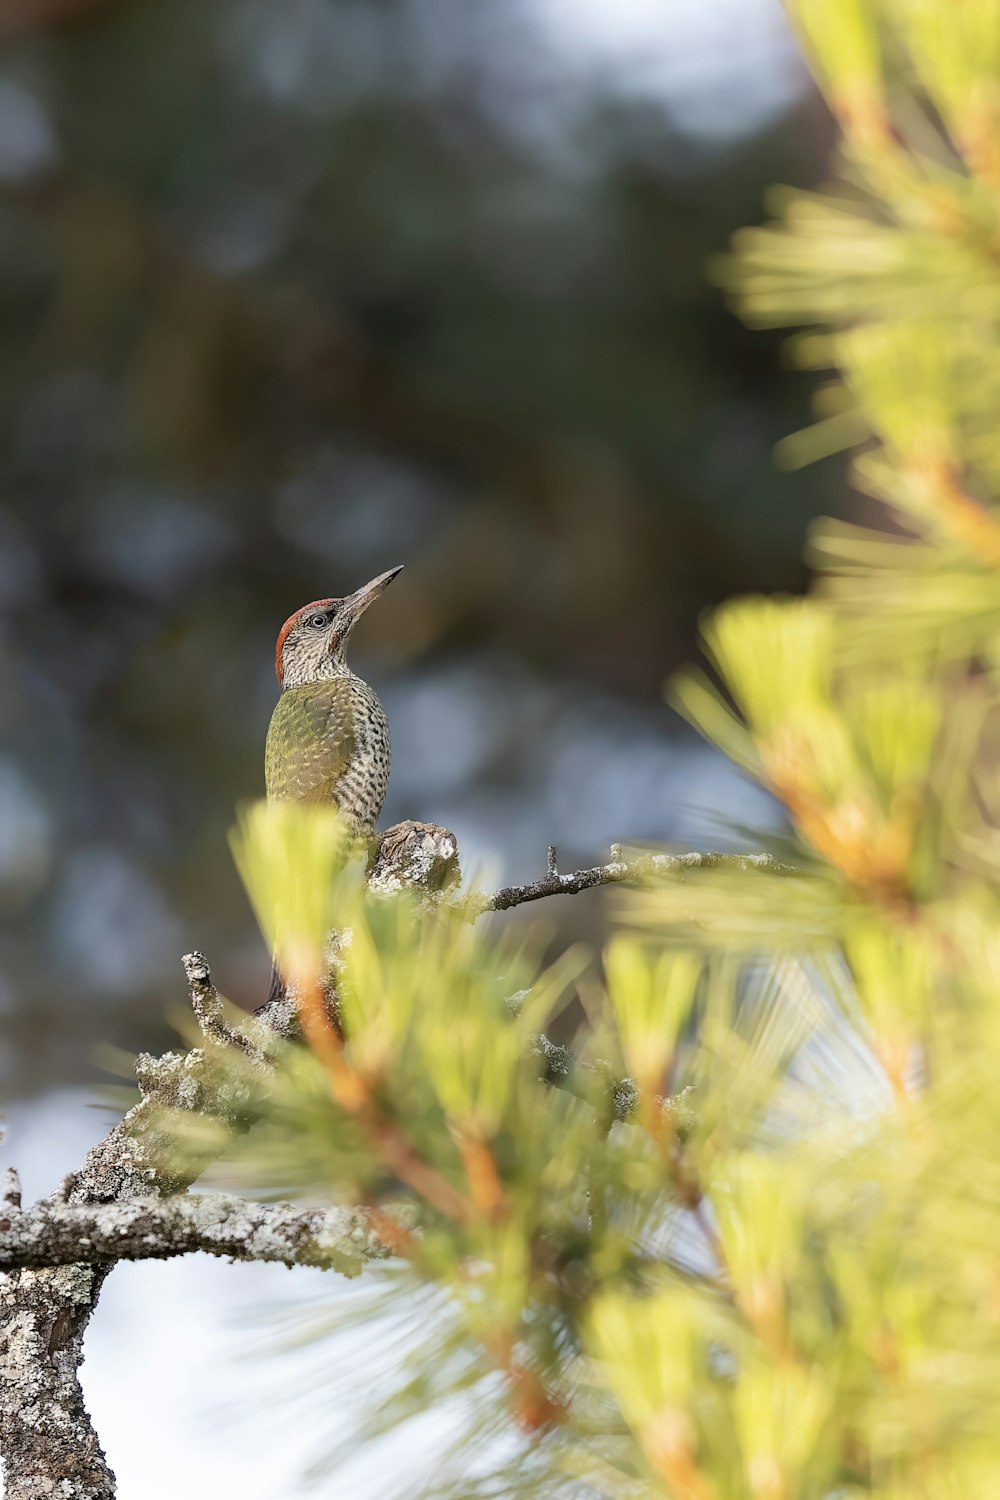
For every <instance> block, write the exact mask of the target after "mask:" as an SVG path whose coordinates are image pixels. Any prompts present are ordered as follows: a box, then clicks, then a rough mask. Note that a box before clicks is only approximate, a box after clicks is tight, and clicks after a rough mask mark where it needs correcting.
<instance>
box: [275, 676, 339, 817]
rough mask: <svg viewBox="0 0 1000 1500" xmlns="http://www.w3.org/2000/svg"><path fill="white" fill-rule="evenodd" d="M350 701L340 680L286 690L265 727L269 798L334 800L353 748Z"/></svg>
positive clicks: (311, 800)
mask: <svg viewBox="0 0 1000 1500" xmlns="http://www.w3.org/2000/svg"><path fill="white" fill-rule="evenodd" d="M354 719H355V714H354V703H353V695H352V693H351V687H350V683H349V681H348V680H347V679H345V678H334V679H332V680H330V681H326V682H311V683H307V684H306V685H304V686H302V687H294V688H288V689H287V690H286V691H285V692H283V693H282V695H281V697H280V698H279V699H278V702H277V705H276V707H275V710H274V713H273V715H272V716H271V723H270V726H269V728H268V731H267V745H266V747H265V750H264V775H265V779H266V784H267V795H268V798H269V799H271V800H272V801H274V800H277V799H289V798H290V799H293V800H295V801H298V802H330V801H333V802H336V801H337V794H336V789H337V783H338V782H339V781H340V780H341V778H342V777H343V775H344V773H345V771H346V770H347V767H348V765H349V764H350V761H351V756H352V754H353V752H354Z"/></svg>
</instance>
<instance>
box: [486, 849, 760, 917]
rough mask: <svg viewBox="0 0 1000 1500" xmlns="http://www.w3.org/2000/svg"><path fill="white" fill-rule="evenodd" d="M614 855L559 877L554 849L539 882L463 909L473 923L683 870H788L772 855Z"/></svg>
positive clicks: (505, 888)
mask: <svg viewBox="0 0 1000 1500" xmlns="http://www.w3.org/2000/svg"><path fill="white" fill-rule="evenodd" d="M611 853H612V858H611V859H610V860H609V862H608V863H607V864H604V865H591V866H590V868H589V869H586V870H574V871H573V873H572V874H570V875H560V874H559V871H558V869H557V868H556V860H555V850H554V849H553V848H550V849H549V851H548V854H549V857H548V861H547V864H548V869H547V873H546V874H545V875H543V876H542V878H541V879H540V880H533V881H529V882H528V883H527V884H525V885H506V886H503V887H502V889H500V890H499V891H494V892H493V893H492V894H491V895H486V894H478V893H474V894H473V895H471V896H467V897H466V898H465V899H464V901H462V902H461V903H460V904H461V906H462V910H463V911H464V913H465V914H466V915H467V916H468V918H469V920H470V921H474V920H475V919H476V918H477V917H481V916H483V915H484V913H486V912H491V911H509V910H510V909H511V907H514V906H523V904H524V903H525V902H526V901H541V900H542V899H543V897H545V896H573V895H576V894H577V893H578V892H580V891H589V890H593V889H594V887H596V886H599V885H620V884H622V883H623V882H628V881H641V880H649V879H650V878H651V877H655V876H657V875H677V874H680V873H682V872H683V871H684V870H714V869H719V868H720V867H723V866H725V867H727V868H729V869H734V870H771V871H774V872H780V871H783V870H786V869H787V868H788V867H787V866H786V865H783V864H781V863H780V861H778V860H776V859H775V858H774V856H773V855H771V854H641V855H639V856H638V857H637V858H636V859H629V860H626V859H622V858H621V845H620V844H613V845H612V846H611Z"/></svg>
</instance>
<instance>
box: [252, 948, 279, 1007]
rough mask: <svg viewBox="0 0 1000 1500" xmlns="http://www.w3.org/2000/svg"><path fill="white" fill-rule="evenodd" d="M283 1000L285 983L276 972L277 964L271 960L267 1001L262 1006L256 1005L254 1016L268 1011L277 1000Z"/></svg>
mask: <svg viewBox="0 0 1000 1500" xmlns="http://www.w3.org/2000/svg"><path fill="white" fill-rule="evenodd" d="M284 998H285V981H284V980H283V979H282V977H281V975H280V973H279V972H278V966H277V964H276V963H275V962H274V960H273V959H272V960H271V982H270V984H269V985H268V990H267V999H266V1000H265V1001H264V1003H263V1004H262V1005H258V1006H257V1009H256V1010H255V1011H254V1015H255V1016H259V1015H261V1014H262V1013H263V1012H264V1011H266V1010H270V1008H271V1006H272V1005H274V1003H275V1001H277V1000H284Z"/></svg>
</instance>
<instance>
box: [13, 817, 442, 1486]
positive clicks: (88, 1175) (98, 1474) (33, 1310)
mask: <svg viewBox="0 0 1000 1500" xmlns="http://www.w3.org/2000/svg"><path fill="white" fill-rule="evenodd" d="M457 875H458V860H457V844H456V841H455V839H454V836H453V835H452V834H448V833H447V832H446V830H444V829H433V828H431V827H430V825H427V824H415V823H404V824H400V825H398V826H397V827H396V828H394V829H390V830H389V831H388V832H387V833H386V834H385V835H383V838H382V841H381V843H380V845H379V848H378V850H377V851H376V854H375V855H374V856H373V860H372V873H371V875H370V877H369V879H370V881H371V880H373V879H377V881H378V882H379V884H378V885H377V886H376V887H375V890H376V893H381V892H383V891H390V890H392V889H397V890H398V889H401V888H403V887H404V886H405V887H407V888H408V889H410V890H412V891H415V892H416V893H417V894H418V895H421V894H422V895H425V896H426V897H427V899H428V900H429V901H438V900H440V899H441V892H442V891H443V890H445V889H447V887H448V886H449V885H450V884H453V883H454V882H455V880H456V879H457ZM185 969H186V972H187V976H188V982H189V985H190V988H191V1005H192V1009H193V1010H194V1013H195V1016H196V1018H197V1019H198V1023H199V1025H200V1027H201V1029H202V1032H203V1034H205V1036H206V1038H208V1039H210V1040H211V1041H212V1042H215V1043H222V1044H223V1045H233V1046H236V1047H237V1048H238V1049H239V1050H240V1051H241V1052H243V1053H244V1054H245V1055H246V1056H247V1059H248V1062H249V1063H250V1066H251V1067H254V1066H257V1065H261V1066H266V1055H267V1040H268V1036H269V1035H270V1036H271V1037H273V1036H275V1035H278V1036H291V1035H294V1034H295V1032H296V1029H297V1027H296V1018H295V1014H294V1005H287V1004H286V1005H282V1004H279V1005H276V1006H274V1007H272V1008H269V1010H268V1013H267V1014H266V1015H261V1016H259V1017H256V1018H251V1019H248V1021H247V1022H246V1023H245V1026H242V1025H241V1026H240V1027H232V1026H230V1024H229V1023H228V1022H227V1021H226V1019H225V1015H224V1010H223V1007H222V1004H221V1002H220V1000H219V997H218V996H217V994H216V992H215V988H214V986H213V985H212V982H211V976H210V974H209V972H208V966H207V964H206V963H205V961H204V959H203V958H202V956H201V955H200V954H189V955H188V957H187V959H186V960H185ZM240 1038H243V1040H242V1041H241V1040H239V1039H240ZM136 1081H137V1083H138V1085H139V1091H140V1095H141V1097H140V1099H139V1101H138V1103H137V1104H135V1105H134V1106H133V1107H132V1108H131V1109H130V1110H129V1111H128V1113H127V1114H126V1115H125V1117H124V1119H122V1120H121V1121H119V1123H118V1124H117V1125H115V1126H114V1127H113V1128H112V1129H111V1130H110V1131H109V1133H108V1135H106V1136H105V1138H104V1139H103V1140H102V1141H101V1142H99V1143H98V1145H96V1146H95V1147H94V1148H93V1150H92V1151H90V1152H89V1153H88V1155H87V1158H86V1160H85V1162H84V1164H83V1167H82V1168H81V1169H80V1171H79V1172H77V1173H74V1174H72V1175H71V1176H70V1177H69V1178H68V1179H67V1180H66V1181H65V1182H64V1183H63V1185H62V1187H61V1188H60V1190H59V1192H58V1193H57V1194H55V1195H53V1198H52V1199H49V1200H46V1201H47V1202H48V1203H50V1204H53V1205H54V1204H58V1203H64V1204H66V1205H68V1206H72V1207H85V1206H92V1205H95V1204H109V1203H121V1202H126V1201H129V1200H132V1199H135V1198H140V1199H147V1198H149V1197H151V1196H164V1197H166V1196H168V1195H170V1194H173V1193H177V1192H179V1191H180V1190H182V1189H183V1188H185V1187H187V1186H188V1184H189V1181H190V1178H191V1173H190V1172H189V1171H185V1170H182V1169H181V1168H180V1167H178V1166H174V1165H168V1164H167V1162H168V1157H167V1154H166V1153H165V1152H164V1151H163V1149H162V1148H163V1144H164V1142H163V1139H162V1136H161V1134H160V1132H159V1130H158V1128H157V1120H158V1118H160V1117H161V1116H162V1115H163V1114H164V1113H165V1111H166V1110H168V1109H171V1108H172V1109H185V1110H200V1111H203V1112H205V1113H207V1114H211V1115H223V1116H224V1117H226V1118H227V1119H230V1120H238V1119H239V1118H240V1108H241V1104H242V1103H243V1101H241V1099H240V1098H239V1096H238V1094H237V1095H234V1094H233V1091H232V1084H231V1082H230V1081H228V1080H227V1078H226V1077H224V1076H223V1074H222V1071H221V1070H220V1069H219V1067H218V1064H217V1059H216V1057H215V1055H214V1049H212V1048H208V1049H206V1050H202V1049H200V1048H195V1049H193V1050H192V1051H190V1052H188V1053H178V1052H168V1053H166V1054H165V1055H164V1056H162V1057H159V1058H154V1057H151V1056H149V1055H148V1054H144V1055H143V1056H141V1057H140V1058H139V1059H138V1061H137V1063H136ZM14 1206H15V1205H14V1204H13V1203H12V1202H10V1200H8V1202H7V1207H6V1208H5V1209H4V1210H3V1211H0V1218H3V1217H4V1216H5V1215H7V1214H8V1210H9V1209H10V1208H13V1207H14ZM110 1269H111V1266H110V1265H109V1264H87V1263H82V1264H76V1265H61V1266H57V1267H52V1268H48V1267H47V1268H44V1269H38V1270H32V1269H25V1270H16V1271H11V1272H9V1273H8V1274H5V1275H3V1276H0V1454H2V1456H3V1461H4V1495H5V1500H52V1497H65V1500H71V1497H72V1500H114V1496H115V1480H114V1474H113V1473H112V1471H111V1469H110V1467H109V1466H108V1463H107V1461H106V1459H105V1457H104V1454H103V1452H102V1450H101V1445H100V1442H99V1441H98V1438H97V1434H96V1432H95V1431H94V1428H93V1426H92V1424H91V1421H90V1418H89V1416H88V1414H87V1410H86V1407H85V1406H84V1402H83V1394H82V1391H81V1389H80V1381H79V1367H80V1364H81V1362H82V1360H83V1336H84V1332H85V1330H86V1327H87V1324H88V1322H89V1321H90V1317H91V1314H92V1313H93V1310H94V1308H95V1306H96V1305H97V1300H98V1298H99V1296H100V1292H101V1287H102V1286H103V1284H104V1279H105V1277H106V1276H107V1275H108V1273H109V1271H110Z"/></svg>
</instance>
